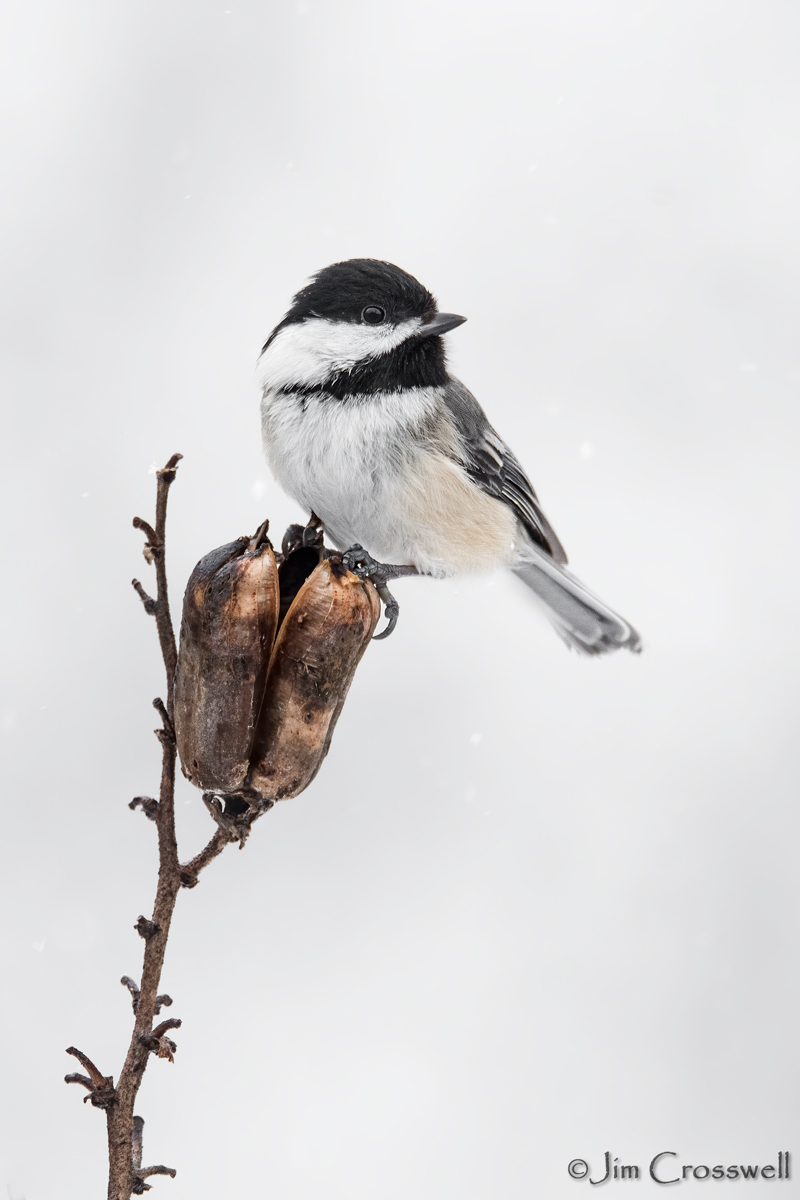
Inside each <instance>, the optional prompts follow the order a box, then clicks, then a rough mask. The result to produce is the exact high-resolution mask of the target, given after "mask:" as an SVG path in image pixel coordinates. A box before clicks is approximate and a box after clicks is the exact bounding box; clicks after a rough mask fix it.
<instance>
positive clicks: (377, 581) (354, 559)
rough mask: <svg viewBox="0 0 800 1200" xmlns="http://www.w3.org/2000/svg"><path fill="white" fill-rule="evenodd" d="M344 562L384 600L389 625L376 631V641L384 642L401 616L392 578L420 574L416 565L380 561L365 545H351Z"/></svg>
mask: <svg viewBox="0 0 800 1200" xmlns="http://www.w3.org/2000/svg"><path fill="white" fill-rule="evenodd" d="M342 563H343V565H344V566H345V567H346V568H347V570H348V571H352V572H353V574H354V575H357V576H358V577H359V579H368V580H369V582H370V583H371V584H372V585H373V587H374V588H375V590H376V592H377V593H378V595H379V596H380V598H381V600H382V601H383V607H384V612H385V615H386V620H387V621H388V625H387V626H386V628H385V629H384V630H383V632H382V633H376V634H375V637H374V638H373V639H372V640H373V641H374V642H382V641H383V639H384V638H387V637H388V636H389V634H390V633H392V631H393V630H394V627H395V625H396V624H397V618H398V617H399V616H400V605H399V604H398V603H397V601H396V600H395V598H394V596H393V595H392V593H391V592H390V591H389V588H388V586H387V585H388V583H389V580H390V579H400V578H402V577H403V576H404V575H418V574H419V572H418V571H417V569H416V567H400V566H395V565H393V564H391V563H380V562H378V561H377V560H376V559H374V558H373V557H372V555H371V554H367V552H366V550H365V549H364V547H363V546H358V545H356V546H351V547H350V549H349V550H346V551H345V552H344V554H343V555H342Z"/></svg>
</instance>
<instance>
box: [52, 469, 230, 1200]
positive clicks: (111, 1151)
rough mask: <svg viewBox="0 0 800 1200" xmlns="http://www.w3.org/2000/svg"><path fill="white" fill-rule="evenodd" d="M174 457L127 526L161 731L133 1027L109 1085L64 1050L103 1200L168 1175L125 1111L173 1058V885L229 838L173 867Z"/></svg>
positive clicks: (137, 1191)
mask: <svg viewBox="0 0 800 1200" xmlns="http://www.w3.org/2000/svg"><path fill="white" fill-rule="evenodd" d="M180 458H181V455H180V454H173V456H172V458H170V460H169V461H168V462H167V464H166V465H165V466H164V467H163V468H162V470H160V471H158V472H157V489H156V520H155V526H153V525H150V524H149V523H148V522H147V521H143V520H142V519H141V518H139V517H136V518H135V519H134V522H133V524H134V526H135V527H136V528H137V529H140V530H141V531H142V532H143V533H144V534H145V537H146V544H145V558H146V559H147V561H148V562H150V563H152V564H153V565H154V566H155V573H156V596H155V599H154V598H153V597H151V596H149V595H148V594H147V592H146V591H145V590H144V588H143V587H142V585H141V583H139V581H138V580H134V581H133V587H134V589H135V591H136V593H137V595H138V596H139V598H140V599H141V601H142V603H143V605H144V609H145V612H147V613H148V614H150V615H152V616H154V617H155V619H156V628H157V631H158V640H159V644H160V646H161V656H162V658H163V661H164V669H165V672H166V677H167V701H166V704H165V703H164V702H163V701H162V700H160V699H157V700H154V701H153V704H154V706H155V708H156V710H157V711H158V714H159V716H160V717H161V728H160V729H158V730H156V736H157V737H158V739H159V741H160V743H161V784H160V788H159V795H158V799H157V800H155V799H154V798H152V797H150V796H137V797H136V798H135V799H134V800H132V801H131V804H130V807H131V808H132V809H135V808H137V807H141V809H142V811H143V812H144V813H145V815H146V816H148V817H149V818H150V819H151V820H152V821H154V822H155V824H156V828H157V831H158V885H157V888H156V899H155V904H154V905H153V915H152V918H148V917H145V916H140V917H139V919H138V921H137V922H136V925H135V928H136V930H137V931H138V933H139V934H140V935H141V936H142V938H143V939H144V943H145V947H144V961H143V964H142V976H141V983H140V984H138V985H137V983H136V982H135V981H134V980H133V979H131V978H130V976H127V975H124V976H123V977H122V981H121V982H122V983H123V985H124V986H125V987H127V988H128V990H129V992H130V994H131V1002H132V1006H133V1012H134V1027H133V1032H132V1034H131V1040H130V1044H129V1046H128V1053H127V1055H126V1058H125V1062H124V1064H123V1067H122V1071H121V1073H120V1076H119V1081H118V1083H117V1084H116V1086H115V1085H114V1080H113V1079H112V1078H111V1077H110V1076H105V1075H103V1074H102V1072H101V1071H100V1070H98V1068H97V1067H96V1066H95V1065H94V1063H93V1062H92V1061H91V1059H89V1058H87V1057H86V1055H85V1054H83V1053H82V1052H81V1051H80V1050H76V1049H75V1047H73V1046H71V1047H70V1048H69V1050H68V1052H67V1053H69V1054H72V1055H73V1056H74V1057H75V1058H77V1059H78V1060H79V1062H80V1063H81V1064H82V1065H83V1067H84V1068H85V1070H86V1071H87V1074H86V1075H83V1074H80V1073H78V1072H75V1073H73V1074H71V1075H68V1076H66V1079H67V1082H69V1083H80V1084H81V1085H82V1086H83V1087H85V1088H86V1089H87V1092H88V1095H87V1096H86V1099H87V1100H90V1101H91V1103H92V1104H93V1105H94V1106H95V1107H96V1108H103V1109H105V1111H106V1119H107V1124H108V1159H109V1177H108V1192H107V1195H108V1200H130V1197H131V1196H132V1195H135V1196H138V1195H141V1194H142V1193H144V1192H145V1191H148V1190H149V1187H150V1185H149V1184H146V1183H145V1182H144V1180H145V1179H146V1178H148V1177H149V1176H151V1175H171V1176H174V1175H175V1171H174V1170H173V1169H172V1168H171V1167H163V1166H153V1167H144V1168H143V1167H142V1165H141V1164H142V1128H143V1126H144V1121H143V1119H142V1118H141V1117H139V1116H134V1112H133V1108H134V1104H135V1102H136V1096H137V1093H138V1091H139V1087H140V1085H141V1082H142V1076H143V1075H144V1072H145V1069H146V1067H147V1063H148V1061H149V1059H150V1055H151V1054H155V1055H157V1056H158V1057H161V1058H167V1059H168V1060H169V1061H170V1062H171V1061H173V1055H174V1053H175V1048H176V1047H175V1043H174V1042H173V1041H172V1039H171V1038H169V1037H167V1033H168V1031H169V1030H172V1029H177V1028H179V1027H180V1024H181V1022H180V1020H179V1019H177V1018H174V1017H171V1018H169V1019H168V1020H166V1021H162V1022H161V1023H160V1024H159V1025H156V1026H155V1027H154V1023H153V1021H154V1017H155V1016H156V1014H157V1013H159V1012H160V1011H161V1007H162V1005H164V1006H168V1005H171V1004H172V999H171V997H170V996H167V995H166V994H164V993H159V991H158V985H159V982H160V979H161V971H162V967H163V965H164V953H165V950H166V945H167V938H168V937H169V929H170V923H171V921H172V913H173V910H174V908H175V901H176V899H177V896H178V892H179V891H180V889H181V887H186V886H193V885H194V883H196V882H197V875H198V872H199V871H200V870H202V868H203V867H204V866H206V865H207V864H208V863H209V862H211V860H212V859H213V858H214V857H216V855H217V854H219V853H220V852H221V851H222V850H223V849H224V847H225V846H226V845H227V843H228V841H230V837H227V836H226V837H222V836H221V833H220V830H217V831H216V833H215V834H214V835H213V837H212V838H211V841H210V842H209V844H208V845H207V846H206V848H205V849H204V850H202V851H201V852H200V854H198V855H197V856H196V857H195V858H193V859H192V860H191V862H189V863H188V864H186V866H185V867H182V866H181V865H180V862H179V860H178V846H177V842H176V838H175V763H176V749H175V731H174V728H173V681H174V677H175V666H176V662H177V647H176V643H175V633H174V630H173V627H172V618H171V615H170V609H169V598H168V592H167V572H166V561H165V546H166V520H167V499H168V496H169V489H170V486H171V484H172V483H173V482H174V480H175V473H176V469H177V465H178V463H179V461H180ZM190 881H191V882H190Z"/></svg>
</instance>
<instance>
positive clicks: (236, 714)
mask: <svg viewBox="0 0 800 1200" xmlns="http://www.w3.org/2000/svg"><path fill="white" fill-rule="evenodd" d="M251 547H254V548H251ZM279 610H280V597H279V592H278V568H277V565H276V563H275V555H274V554H273V552H272V547H271V546H270V544H269V542H267V541H261V543H260V544H259V539H258V538H254V539H249V538H239V539H238V541H235V542H230V543H228V545H226V546H220V547H219V548H218V549H217V550H212V551H211V553H210V554H207V555H206V556H205V557H204V558H201V559H200V562H199V563H198V564H197V566H196V567H195V569H194V571H193V572H192V574H191V576H190V577H189V582H188V584H187V585H186V594H185V596H184V599H183V619H182V622H181V635H180V648H179V652H178V666H177V670H176V672H175V736H176V740H177V743H178V753H179V755H180V760H181V766H182V769H183V773H184V775H185V776H186V778H187V779H188V780H189V781H190V782H191V783H193V784H195V786H196V787H199V788H204V789H209V790H213V791H223V792H225V791H235V790H236V789H237V788H239V787H240V786H241V784H242V783H243V782H244V780H245V777H246V775H247V771H248V767H249V764H250V754H251V750H252V747H253V740H254V736H255V731H256V721H257V718H258V713H259V710H260V708H261V705H262V701H263V698H264V686H265V683H266V679H267V670H268V667H269V661H270V653H271V650H272V645H273V642H274V640H275V634H276V632H277V628H278V614H279Z"/></svg>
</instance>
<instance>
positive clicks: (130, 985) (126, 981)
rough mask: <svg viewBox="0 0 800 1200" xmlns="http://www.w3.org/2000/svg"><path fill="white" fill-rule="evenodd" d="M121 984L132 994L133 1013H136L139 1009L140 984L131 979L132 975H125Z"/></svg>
mask: <svg viewBox="0 0 800 1200" xmlns="http://www.w3.org/2000/svg"><path fill="white" fill-rule="evenodd" d="M120 983H121V984H122V986H123V987H126V988H127V989H128V991H129V992H130V994H131V1004H132V1006H133V1011H134V1012H136V1010H137V1008H138V1007H139V986H138V984H136V983H135V982H134V981H133V980H132V979H131V977H130V975H123V976H122V979H120Z"/></svg>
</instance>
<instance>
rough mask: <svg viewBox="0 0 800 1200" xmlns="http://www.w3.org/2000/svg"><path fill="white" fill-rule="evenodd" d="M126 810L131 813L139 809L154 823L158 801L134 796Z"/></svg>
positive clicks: (149, 797)
mask: <svg viewBox="0 0 800 1200" xmlns="http://www.w3.org/2000/svg"><path fill="white" fill-rule="evenodd" d="M128 808H130V809H131V810H132V811H135V810H136V809H137V808H141V810H142V812H143V813H144V815H145V816H146V817H147V818H148V819H149V820H150V821H155V820H156V818H157V817H158V801H157V800H154V799H153V797H152V796H134V797H133V799H132V800H131V801H130V803H129V804H128Z"/></svg>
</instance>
